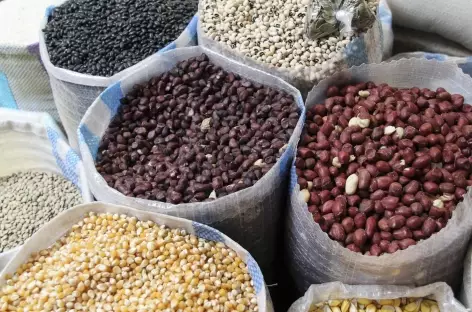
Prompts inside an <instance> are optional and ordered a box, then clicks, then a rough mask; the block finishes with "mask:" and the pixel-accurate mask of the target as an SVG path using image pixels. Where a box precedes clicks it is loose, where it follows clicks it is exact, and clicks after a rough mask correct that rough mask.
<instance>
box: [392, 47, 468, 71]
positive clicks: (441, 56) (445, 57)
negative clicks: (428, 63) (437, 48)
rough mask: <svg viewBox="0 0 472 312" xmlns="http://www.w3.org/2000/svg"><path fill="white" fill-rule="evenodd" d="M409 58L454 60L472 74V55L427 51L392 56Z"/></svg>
mask: <svg viewBox="0 0 472 312" xmlns="http://www.w3.org/2000/svg"><path fill="white" fill-rule="evenodd" d="M403 58H405V59H409V58H422V59H427V60H437V61H441V62H452V63H455V64H456V65H457V66H459V68H460V69H462V71H463V72H464V73H466V74H467V75H469V76H472V56H469V57H456V56H449V55H445V54H440V53H427V52H409V53H400V54H397V55H395V56H393V57H392V58H391V60H400V59H403Z"/></svg>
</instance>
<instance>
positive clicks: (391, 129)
mask: <svg viewBox="0 0 472 312" xmlns="http://www.w3.org/2000/svg"><path fill="white" fill-rule="evenodd" d="M396 130H397V129H395V127H394V126H386V127H385V129H384V134H385V135H390V134H393V133H395V131H396Z"/></svg>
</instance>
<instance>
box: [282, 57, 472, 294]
mask: <svg viewBox="0 0 472 312" xmlns="http://www.w3.org/2000/svg"><path fill="white" fill-rule="evenodd" d="M367 81H373V82H374V83H388V84H390V85H392V86H395V87H399V88H402V87H408V88H411V87H415V86H416V87H419V88H432V89H436V88H437V87H443V88H445V89H446V90H448V91H449V92H451V93H460V94H462V95H463V96H464V98H465V102H466V103H467V102H469V103H470V102H471V101H472V79H471V78H470V77H469V76H467V75H465V74H464V73H463V72H462V71H461V70H460V69H459V68H458V67H457V66H455V64H452V63H447V62H437V61H427V60H420V59H411V60H401V61H396V62H388V63H382V64H371V65H362V66H359V67H354V68H352V69H351V70H345V71H343V72H340V73H338V74H336V75H334V76H333V77H330V78H329V79H326V80H324V81H322V82H321V83H320V84H319V85H318V86H316V87H314V88H313V91H312V92H310V94H309V95H308V99H307V101H306V106H307V107H311V106H313V105H314V104H318V103H322V100H323V99H325V98H326V96H325V92H326V89H327V87H328V86H330V85H343V84H347V83H350V82H367ZM290 189H291V195H290V208H289V212H288V216H287V233H286V234H287V249H286V255H287V257H288V260H289V268H290V270H291V273H292V275H293V276H294V277H295V280H296V281H297V283H298V287H299V288H300V289H301V290H306V289H307V288H308V287H309V285H311V284H314V283H325V282H331V281H341V282H344V283H349V284H394V285H416V286H420V285H426V284H430V283H433V282H437V281H444V282H447V283H448V284H449V285H451V286H453V288H454V286H458V285H457V284H458V283H460V280H461V272H462V265H463V262H462V261H463V259H464V256H465V252H466V249H467V243H468V241H469V238H470V235H471V232H472V209H471V207H472V206H471V205H472V202H471V189H469V190H468V194H467V196H465V198H464V200H463V202H461V203H459V205H458V206H457V208H456V210H455V211H454V213H453V215H452V218H451V219H450V220H449V221H448V223H447V226H446V227H445V228H444V229H442V230H441V231H440V232H438V233H436V234H434V235H432V236H431V237H430V238H428V239H426V240H424V241H420V242H419V243H418V244H417V245H415V246H411V247H409V248H408V249H405V250H401V251H397V252H395V253H394V254H384V255H382V256H380V257H373V256H366V255H362V254H358V253H355V252H352V251H350V250H349V249H347V248H344V247H342V246H341V245H339V243H337V242H335V241H333V240H331V239H330V238H329V237H328V234H327V233H325V232H323V231H322V230H321V228H320V227H319V225H318V224H317V223H315V222H314V221H313V217H312V215H311V214H310V213H309V212H308V209H307V204H306V203H305V202H304V201H303V200H302V199H301V198H300V187H299V185H298V184H297V176H296V172H295V166H293V167H292V171H291V178H290Z"/></svg>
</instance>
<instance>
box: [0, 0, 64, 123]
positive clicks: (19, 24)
mask: <svg viewBox="0 0 472 312" xmlns="http://www.w3.org/2000/svg"><path fill="white" fill-rule="evenodd" d="M63 1H64V0H3V1H0V29H1V31H0V107H6V108H17V109H21V110H27V111H38V112H45V113H48V114H50V115H51V116H52V117H53V118H54V119H55V120H56V121H59V115H58V114H57V109H56V105H55V104H54V99H53V96H52V92H51V87H50V86H49V78H48V75H47V73H46V70H45V69H44V67H43V65H42V64H41V59H40V56H39V43H38V42H39V33H38V29H39V26H40V24H41V20H42V18H43V15H44V14H43V12H44V11H45V10H46V8H47V7H48V6H50V5H51V4H59V3H62V2H63Z"/></svg>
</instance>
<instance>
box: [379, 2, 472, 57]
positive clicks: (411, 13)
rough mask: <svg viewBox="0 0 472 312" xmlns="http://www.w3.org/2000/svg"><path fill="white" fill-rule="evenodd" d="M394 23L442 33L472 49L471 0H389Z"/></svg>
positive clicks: (447, 37) (445, 36)
mask: <svg viewBox="0 0 472 312" xmlns="http://www.w3.org/2000/svg"><path fill="white" fill-rule="evenodd" d="M388 4H389V6H390V8H391V9H392V15H393V22H394V24H396V25H400V26H403V27H407V28H413V29H417V30H422V31H426V32H430V33H435V34H438V35H441V36H443V37H444V38H446V39H449V40H452V41H455V42H457V43H459V44H461V45H463V46H464V47H466V48H468V49H471V50H472V23H471V21H470V13H471V12H472V1H470V0H451V1H440V0H388Z"/></svg>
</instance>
